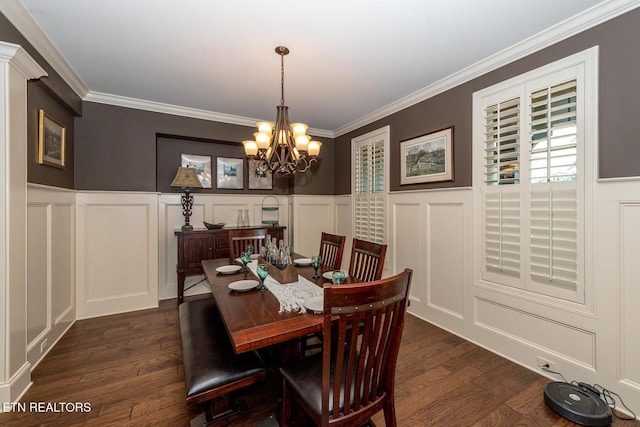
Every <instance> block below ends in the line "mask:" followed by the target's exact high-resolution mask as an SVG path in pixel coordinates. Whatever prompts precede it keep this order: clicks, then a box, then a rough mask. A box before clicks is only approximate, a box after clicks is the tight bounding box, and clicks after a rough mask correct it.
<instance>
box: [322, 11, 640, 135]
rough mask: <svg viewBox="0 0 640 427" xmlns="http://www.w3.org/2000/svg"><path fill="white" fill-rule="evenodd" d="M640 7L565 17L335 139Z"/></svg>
mask: <svg viewBox="0 0 640 427" xmlns="http://www.w3.org/2000/svg"><path fill="white" fill-rule="evenodd" d="M639 6H640V0H609V1H604V2H602V3H600V4H598V5H596V6H593V7H592V8H590V9H587V10H585V11H584V12H582V13H580V14H578V15H575V16H573V17H571V18H569V19H566V20H564V21H562V22H560V23H558V24H556V25H554V26H552V27H550V28H548V29H546V30H544V31H542V32H540V33H538V34H535V35H533V36H531V37H529V38H527V39H525V40H523V41H521V42H519V43H516V44H515V45H513V46H510V47H508V48H506V49H504V50H502V51H500V52H498V53H496V54H494V55H492V56H489V57H487V58H485V59H483V60H482V61H479V62H476V63H475V64H473V65H470V66H469V67H467V68H463V69H462V70H460V71H458V72H456V73H453V74H451V75H449V76H447V77H445V78H444V79H442V80H439V81H437V82H435V83H434V84H432V85H429V86H427V87H425V88H423V89H420V90H418V91H416V92H414V93H411V94H409V95H407V96H405V97H404V98H400V99H399V100H397V101H394V102H392V103H390V104H388V105H386V106H384V107H382V108H380V109H378V110H375V111H373V112H371V113H369V114H367V115H365V116H362V117H361V118H359V119H356V120H354V121H352V122H350V123H347V124H345V125H344V126H341V127H339V128H337V129H335V130H334V131H333V134H334V138H335V137H338V136H340V135H344V134H345V133H348V132H351V131H353V130H356V129H358V128H361V127H363V126H365V125H368V124H369V123H372V122H374V121H376V120H380V119H382V118H384V117H387V116H389V115H391V114H394V113H397V112H398V111H401V110H404V109H405V108H408V107H411V106H413V105H415V104H417V103H419V102H422V101H425V100H427V99H429V98H432V97H434V96H436V95H438V94H440V93H442V92H445V91H447V90H449V89H453V88H454V87H456V86H459V85H461V84H463V83H466V82H468V81H470V80H473V79H474V78H476V77H480V76H482V75H484V74H487V73H488V72H490V71H493V70H496V69H498V68H500V67H503V66H505V65H507V64H510V63H511V62H514V61H516V60H518V59H521V58H523V57H525V56H527V55H530V54H532V53H534V52H537V51H539V50H542V49H544V48H546V47H548V46H551V45H553V44H555V43H558V42H559V41H562V40H564V39H567V38H569V37H571V36H573V35H575V34H578V33H581V32H583V31H585V30H588V29H589V28H592V27H595V26H596V25H598V24H601V23H603V22H606V21H608V20H610V19H613V18H615V17H617V16H620V15H622V14H624V13H626V12H629V11H631V10H633V9H635V8H637V7H639Z"/></svg>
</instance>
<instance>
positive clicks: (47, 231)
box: [27, 184, 76, 367]
mask: <svg viewBox="0 0 640 427" xmlns="http://www.w3.org/2000/svg"><path fill="white" fill-rule="evenodd" d="M75 198H76V195H75V192H74V191H71V190H64V189H60V188H54V187H45V186H40V185H33V184H29V186H28V188H27V360H28V361H29V362H30V363H31V365H32V367H35V366H36V365H37V364H38V363H39V362H40V361H41V360H42V358H43V357H44V355H45V354H46V353H47V352H48V351H49V349H51V348H52V347H53V344H54V343H55V342H56V341H58V340H59V339H60V337H62V335H63V334H64V332H65V331H66V330H67V329H68V328H69V327H70V326H71V325H72V323H73V321H74V320H75V315H76V312H75V284H76V282H75V256H76V251H75V206H76V200H75Z"/></svg>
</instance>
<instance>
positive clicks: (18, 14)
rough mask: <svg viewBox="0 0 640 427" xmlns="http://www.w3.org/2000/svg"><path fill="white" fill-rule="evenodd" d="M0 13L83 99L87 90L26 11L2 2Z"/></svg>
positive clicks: (15, 3) (16, 4)
mask: <svg viewBox="0 0 640 427" xmlns="http://www.w3.org/2000/svg"><path fill="white" fill-rule="evenodd" d="M1 3H2V5H1V6H0V11H1V12H2V14H3V15H4V16H6V18H7V19H8V20H9V22H11V23H12V24H13V26H14V27H16V29H17V30H18V31H19V32H20V33H21V34H22V35H23V36H24V38H26V39H27V40H28V41H29V43H31V45H32V46H33V47H34V48H35V49H36V50H37V51H38V53H39V54H40V55H42V57H43V58H44V59H45V61H47V62H48V63H49V65H51V67H52V68H53V69H54V70H56V72H57V73H58V74H60V77H62V79H63V80H64V81H65V82H66V83H67V84H68V85H69V86H70V87H71V89H72V90H73V91H74V92H75V93H76V94H77V95H78V96H79V97H80V98H83V97H84V96H85V95H86V94H87V93H88V92H89V88H87V85H85V84H84V82H83V81H82V79H81V78H80V76H78V74H77V73H76V72H75V71H74V70H73V68H71V65H69V63H68V62H67V61H66V59H64V57H63V56H62V54H61V53H60V51H59V50H58V49H57V48H56V46H55V45H54V44H53V43H51V40H49V38H48V37H47V35H46V34H45V33H44V31H42V29H41V28H40V26H39V25H38V24H37V23H36V21H35V20H34V19H33V18H32V17H31V15H30V14H29V12H28V11H27V9H25V7H24V6H23V5H22V3H20V2H19V1H18V0H2V2H1Z"/></svg>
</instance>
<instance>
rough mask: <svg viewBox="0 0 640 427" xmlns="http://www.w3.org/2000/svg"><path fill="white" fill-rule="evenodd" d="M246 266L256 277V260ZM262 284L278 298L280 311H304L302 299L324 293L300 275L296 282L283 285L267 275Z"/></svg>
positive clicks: (319, 295) (320, 295)
mask: <svg viewBox="0 0 640 427" xmlns="http://www.w3.org/2000/svg"><path fill="white" fill-rule="evenodd" d="M247 267H249V270H251V272H252V273H253V274H254V275H255V276H256V277H258V275H257V274H256V270H257V269H258V261H255V260H254V261H250V262H249V264H247ZM258 280H260V279H258ZM264 285H265V286H266V287H267V289H269V291H270V292H271V293H272V294H273V295H275V297H276V298H277V299H278V302H279V303H280V311H279V312H280V313H282V312H283V311H297V310H300V313H306V312H307V309H306V308H305V306H304V301H305V300H307V299H309V298H315V297H322V296H323V295H324V292H323V290H322V288H321V287H319V286H318V285H316V284H315V283H313V282H311V281H310V280H308V279H305V278H304V277H303V276H300V275H298V281H297V282H293V283H286V284H284V285H282V284H280V283H279V282H278V281H277V280H276V279H274V278H273V277H271V275H269V276H267V278H266V279H264Z"/></svg>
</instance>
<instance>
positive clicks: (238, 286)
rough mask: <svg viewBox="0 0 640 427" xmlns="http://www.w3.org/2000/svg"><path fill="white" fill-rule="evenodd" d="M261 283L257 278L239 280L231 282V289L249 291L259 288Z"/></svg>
mask: <svg viewBox="0 0 640 427" xmlns="http://www.w3.org/2000/svg"><path fill="white" fill-rule="evenodd" d="M259 285H260V282H258V281H257V280H251V279H247V280H238V281H236V282H232V283H229V285H228V286H229V289H231V290H232V291H236V292H249V291H252V290H254V289H257V288H258V286H259Z"/></svg>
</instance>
